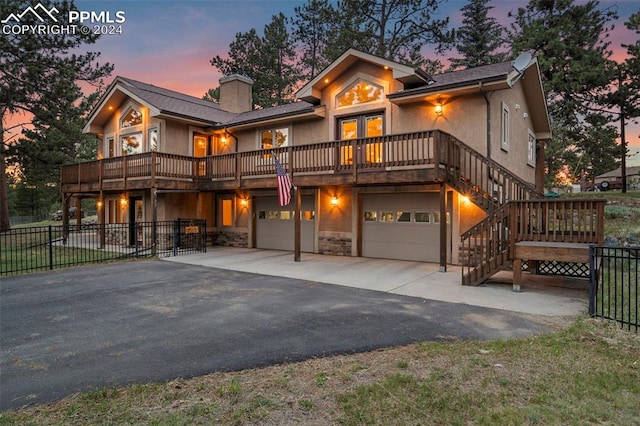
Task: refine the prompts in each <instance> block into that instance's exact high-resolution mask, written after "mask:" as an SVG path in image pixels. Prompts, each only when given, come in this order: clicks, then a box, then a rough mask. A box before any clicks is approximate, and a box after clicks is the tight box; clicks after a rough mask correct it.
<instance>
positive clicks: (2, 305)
mask: <svg viewBox="0 0 640 426" xmlns="http://www.w3.org/2000/svg"><path fill="white" fill-rule="evenodd" d="M547 321H548V318H545V317H541V316H540V317H538V316H532V315H525V314H519V313H515V312H508V311H503V310H495V309H489V308H482V307H477V306H470V305H462V304H453V303H447V302H439V301H431V300H425V299H422V298H416V297H408V296H402V295H395V294H389V293H382V292H377V291H371V290H363V289H357V288H350V287H343V286H337V285H331V284H320V283H317V282H312V281H306V280H299V279H292V278H281V277H274V276H266V275H258V274H251V273H245V272H236V271H229V270H221V269H215V268H207V267H202V266H193V265H185V264H177V263H172V262H163V261H158V260H148V261H137V262H128V263H118V264H110V265H101V266H87V267H79V268H74V269H67V270H61V271H54V272H50V273H41V274H33V275H24V276H18V277H12V278H3V279H1V280H0V410H5V409H9V408H17V407H21V406H23V405H26V404H31V403H37V402H44V401H51V400H56V399H60V398H62V397H64V396H67V395H69V394H72V393H75V392H78V391H83V390H90V389H96V388H103V387H105V386H112V385H122V384H128V383H135V382H149V381H165V380H171V379H174V378H176V377H184V378H186V377H192V376H198V375H203V374H207V373H212V372H215V371H227V370H239V369H245V368H253V367H260V366H265V365H270V364H276V363H283V362H288V361H299V360H303V359H307V358H310V357H318V356H326V355H331V354H344V353H350V352H360V351H367V350H371V349H376V348H382V347H390V346H397V345H404V344H409V343H413V342H418V341H425V340H444V339H447V340H449V339H451V338H453V337H456V338H460V339H493V338H507V337H512V336H521V335H527V334H531V333H539V332H544V331H547V330H548V327H549V324H548V323H547Z"/></svg>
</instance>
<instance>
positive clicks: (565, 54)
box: [511, 0, 616, 185]
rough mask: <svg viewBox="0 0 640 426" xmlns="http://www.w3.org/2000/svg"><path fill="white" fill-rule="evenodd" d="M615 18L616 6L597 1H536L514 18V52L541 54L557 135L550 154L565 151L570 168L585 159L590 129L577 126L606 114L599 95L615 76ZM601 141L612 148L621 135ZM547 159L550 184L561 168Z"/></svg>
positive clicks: (539, 62)
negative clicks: (611, 62) (596, 102)
mask: <svg viewBox="0 0 640 426" xmlns="http://www.w3.org/2000/svg"><path fill="white" fill-rule="evenodd" d="M615 18H616V14H615V12H613V11H612V10H608V9H605V10H601V9H599V2H598V1H596V0H591V1H588V2H586V3H584V4H574V1H573V0H531V1H530V2H529V4H528V5H527V6H526V7H525V8H519V9H518V10H517V12H516V14H515V16H514V23H513V24H512V27H511V29H512V31H511V39H512V44H511V50H512V52H513V53H518V52H524V51H530V52H532V53H534V54H535V55H536V57H537V59H538V64H539V67H540V71H541V73H542V77H543V83H544V86H545V93H546V94H547V103H548V105H549V114H550V116H551V120H552V122H553V126H554V137H553V140H552V141H550V143H548V144H547V146H546V147H545V153H547V152H558V153H563V152H564V153H565V154H566V155H565V156H564V157H563V160H564V161H563V162H564V163H565V164H568V165H569V166H570V167H569V169H570V170H575V168H576V167H575V166H576V164H575V161H577V160H576V159H577V158H579V156H576V155H572V152H573V151H574V150H575V149H577V148H579V147H581V146H583V145H584V140H581V138H583V137H584V133H583V132H580V131H576V129H577V130H579V129H581V128H583V127H588V126H590V125H591V124H590V123H597V122H600V120H599V118H598V117H595V116H594V115H599V114H601V112H598V111H595V110H594V109H593V99H594V98H595V96H596V94H597V93H599V92H601V91H602V90H603V88H606V87H607V86H608V84H609V83H610V82H611V81H612V78H613V76H612V74H611V72H610V70H609V67H608V66H607V64H608V58H609V57H610V56H611V51H610V50H609V42H608V41H606V40H607V34H608V32H609V31H610V30H611V29H612V26H611V22H612V21H613V20H614V19H615ZM591 116H594V117H591ZM598 143H600V144H603V145H605V146H611V145H612V144H615V139H613V140H611V139H609V140H601V141H599V142H598ZM609 151H610V150H608V149H603V150H602V152H609ZM546 158H547V164H546V166H547V174H546V176H547V180H546V182H545V184H546V185H550V184H552V183H553V182H552V181H553V179H554V178H555V177H556V176H557V173H558V171H559V169H558V164H557V162H556V163H554V162H553V158H554V157H553V156H549V155H547V156H546ZM584 166H585V167H588V166H590V165H584ZM573 178H574V180H577V178H578V177H573Z"/></svg>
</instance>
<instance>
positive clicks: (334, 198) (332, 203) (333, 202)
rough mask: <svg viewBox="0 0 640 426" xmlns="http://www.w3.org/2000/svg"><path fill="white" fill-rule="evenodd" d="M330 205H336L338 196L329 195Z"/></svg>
mask: <svg viewBox="0 0 640 426" xmlns="http://www.w3.org/2000/svg"><path fill="white" fill-rule="evenodd" d="M331 205H332V206H337V205H338V197H336V196H333V197H331Z"/></svg>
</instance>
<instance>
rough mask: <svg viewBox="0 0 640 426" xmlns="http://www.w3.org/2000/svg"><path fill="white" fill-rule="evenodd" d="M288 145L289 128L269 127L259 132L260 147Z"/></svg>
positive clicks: (268, 147)
mask: <svg viewBox="0 0 640 426" xmlns="http://www.w3.org/2000/svg"><path fill="white" fill-rule="evenodd" d="M288 145H289V129H287V128H286V127H285V128H282V129H269V130H263V131H261V132H260V149H274V148H282V147H285V146H288Z"/></svg>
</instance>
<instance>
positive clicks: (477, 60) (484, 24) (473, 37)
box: [449, 0, 507, 70]
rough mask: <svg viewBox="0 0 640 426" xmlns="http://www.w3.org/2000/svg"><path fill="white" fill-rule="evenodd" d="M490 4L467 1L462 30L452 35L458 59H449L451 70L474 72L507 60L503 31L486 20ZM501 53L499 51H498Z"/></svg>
mask: <svg viewBox="0 0 640 426" xmlns="http://www.w3.org/2000/svg"><path fill="white" fill-rule="evenodd" d="M489 1H490V0H469V1H468V2H467V4H465V5H464V6H463V7H462V9H460V10H461V11H462V16H463V19H462V26H461V27H460V28H459V29H458V30H457V31H456V34H455V40H456V44H455V48H456V50H457V51H458V53H459V54H460V55H462V57H461V58H451V59H449V61H450V68H451V69H452V70H455V69H458V68H473V67H477V66H481V65H489V64H495V63H498V62H502V61H504V60H506V58H507V52H506V51H504V49H503V48H504V47H505V38H504V33H505V28H504V27H503V26H502V25H500V23H499V22H498V20H497V19H496V18H494V17H491V16H489V12H490V11H491V9H493V6H488V3H489ZM501 50H502V51H501Z"/></svg>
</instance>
